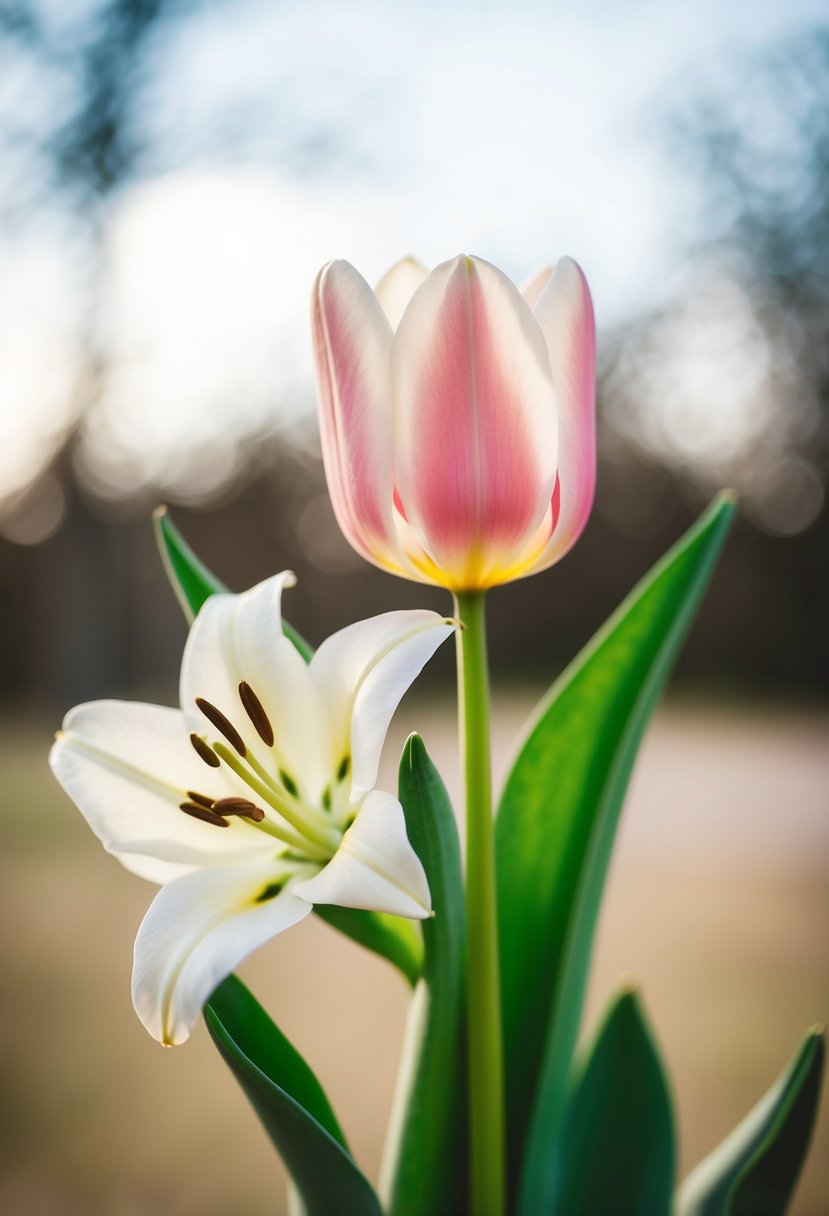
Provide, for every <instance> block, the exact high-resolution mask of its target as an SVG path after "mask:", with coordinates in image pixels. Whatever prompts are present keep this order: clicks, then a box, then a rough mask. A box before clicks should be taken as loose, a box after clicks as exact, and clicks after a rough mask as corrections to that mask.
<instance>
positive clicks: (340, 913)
mask: <svg viewBox="0 0 829 1216" xmlns="http://www.w3.org/2000/svg"><path fill="white" fill-rule="evenodd" d="M314 911H315V912H316V914H317V916H318V917H319V918H320V920H324V921H325V922H326V924H329V925H331V926H332V927H333V928H334V929H337V930H339V932H340V933H344V934H345V935H346V936H347V937H350V938H351V939H352V941H355V942H357V944H358V945H360V946H365V948H366V949H367V950H372V951H374V953H375V954H379V955H380V956H381V957H382V958H385V959H388V961H389V962H390V963H393V964H394V966H395V967H397V968H398V970H399V971H402V973H403V975H405V977H406V979H407V980H408V981H409V983H410V984H411V985H412V987H414V985H415V984H416V983H417V981H418V979H419V977H420V972H421V968H422V966H423V937H422V935H421V931H420V928H419V926H418V925H417V923H416V922H415V921H412V920H406V919H405V918H404V917H401V916H391V915H390V914H389V913H387V912H365V911H363V910H362V909H359V908H340V907H338V906H337V905H336V904H316V905H315V907H314Z"/></svg>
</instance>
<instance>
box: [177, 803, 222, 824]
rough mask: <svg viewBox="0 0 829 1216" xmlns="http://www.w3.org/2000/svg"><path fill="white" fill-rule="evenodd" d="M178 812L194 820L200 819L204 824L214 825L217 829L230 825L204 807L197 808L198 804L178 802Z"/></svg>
mask: <svg viewBox="0 0 829 1216" xmlns="http://www.w3.org/2000/svg"><path fill="white" fill-rule="evenodd" d="M179 810H180V811H184V813H185V815H192V816H193V818H194V819H201V820H203V821H204V823H212V824H215V826H216V827H217V828H227V827H230V824H229V823H228V822H227V820H226V819H224V818H223V817H222V816H221V815H217V814H216V812H215V811H211V810H210V809H209V808H208V807H206V806H199V804H198V802H180V803H179Z"/></svg>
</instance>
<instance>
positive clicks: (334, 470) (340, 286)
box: [312, 261, 405, 570]
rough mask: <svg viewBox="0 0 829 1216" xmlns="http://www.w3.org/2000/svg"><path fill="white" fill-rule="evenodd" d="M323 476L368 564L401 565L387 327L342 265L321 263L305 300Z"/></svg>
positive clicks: (361, 283)
mask: <svg viewBox="0 0 829 1216" xmlns="http://www.w3.org/2000/svg"><path fill="white" fill-rule="evenodd" d="M312 322H313V333H314V355H315V366H316V373H317V386H318V396H319V417H320V435H321V438H322V455H323V461H324V464H325V475H326V478H327V480H328V488H329V492H330V495H331V503H332V505H333V508H334V514H335V515H336V517H337V522H338V523H339V525H340V527H341V529H342V530H343V532H344V533H345V536H346V537H347V539H348V540H349V542H350V543H351V544H352V545H353V546H354V548H355V549H356V550H357V551H358V553H361V554H362V555H363V556H364V557H366V558H368V560H369V561H372V562H374V563H375V564H377V565H381V566H385V567H388V566H391V567H392V568H393V569H397V570H400V569H402V567H403V565H404V564H405V563H403V562H402V560H401V555H400V553H399V550H398V546H397V538H396V534H395V530H394V526H393V524H392V514H391V507H392V495H393V491H394V484H393V471H392V448H391V444H392V427H391V419H390V417H389V409H388V405H389V352H390V349H391V341H392V331H391V326H390V325H389V323H388V321H387V320H386V317H385V314H384V313H383V310H382V308H381V307H380V304H379V302H378V300H377V297H376V296H375V294H374V292H373V291H372V290H371V288H370V287H369V285H368V283H366V281H365V279H364V278H363V277H362V276H361V275H359V274H358V273H357V271H356V270H355V269H354V267H353V266H350V265H349V264H348V262H342V261H338V262H329V264H328V265H327V266H325V267H323V269H322V270H321V271H320V274H319V275H318V277H317V281H316V284H315V286H314V293H313V297H312Z"/></svg>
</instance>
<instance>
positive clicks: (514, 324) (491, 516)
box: [391, 257, 557, 588]
mask: <svg viewBox="0 0 829 1216" xmlns="http://www.w3.org/2000/svg"><path fill="white" fill-rule="evenodd" d="M391 381H392V400H393V404H394V414H395V437H394V448H395V460H396V465H395V472H396V485H397V491H398V494H399V497H400V500H401V503H402V508H403V512H404V513H405V516H406V518H407V519H408V521H409V523H410V525H411V527H412V528H413V530H414V532H415V534H416V536H417V537H418V539H419V540H420V541H421V543H422V544H423V546H424V548H425V549H426V550H427V552H428V553H429V555H430V556H431V557H432V559H433V560H434V562H435V563H436V565H437V566H438V567H439V568H440V569H441V570H442V571H444V572H445V575H446V578H445V583H446V585H447V586H450V587H453V588H463V587H471V586H476V585H478V583H477V580H478V578H479V576H480V570H481V565H482V562H484V561H485V560H489V561H492V560H493V559H495V560H496V561H497V562H502V561H503V560H506V559H507V558H508V555H509V554H510V553H512V552H514V550H515V548H516V546H521V545H523V543H524V542H525V540H526V539H527V536H528V534H531V533H532V532H534V531H535V529H536V528H537V527H538V524H539V522H540V520H541V519H542V517H543V515H544V512H545V510H546V508H547V505H548V503H549V500H550V496H551V494H552V490H553V484H554V481H555V473H556V435H557V423H556V408H555V397H554V394H553V385H552V379H551V375H550V367H549V360H548V357H547V348H546V345H545V342H544V338H543V336H542V334H541V331H540V330H539V328H538V325H537V324H536V322H535V320H534V318H533V316H532V313H531V312H530V309H529V307H528V306H527V304H526V302H525V301H524V300H523V299H522V297H521V295H520V293H519V292H518V290H517V288H516V287H515V286H514V285H513V284H512V283H511V282H510V280H509V279H508V278H507V277H506V276H505V275H503V274H502V273H501V272H500V271H499V270H497V269H496V268H495V267H494V266H491V265H489V263H487V262H483V261H481V260H479V259H477V258H468V257H459V258H456V259H455V260H454V261H452V262H446V263H444V264H443V265H441V266H438V267H437V269H435V270H433V271H432V272H431V274H430V275H429V276H428V277H427V279H426V280H425V281H424V283H423V284H422V285H421V286H420V287H419V288H418V290H417V291H416V292H415V294H414V296H413V297H412V300H411V302H410V304H409V307H408V308H407V309H406V312H405V314H404V316H403V318H402V320H401V322H400V326H399V328H398V330H397V333H396V334H395V337H394V342H393V344H392V355H391Z"/></svg>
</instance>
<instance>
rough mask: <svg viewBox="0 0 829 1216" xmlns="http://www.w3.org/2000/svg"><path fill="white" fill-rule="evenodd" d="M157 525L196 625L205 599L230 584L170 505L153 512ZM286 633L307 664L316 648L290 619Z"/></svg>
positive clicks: (165, 559)
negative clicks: (188, 536)
mask: <svg viewBox="0 0 829 1216" xmlns="http://www.w3.org/2000/svg"><path fill="white" fill-rule="evenodd" d="M153 528H154V529H155V539H156V544H157V545H158V551H159V553H160V554H161V561H162V564H163V566H164V569H165V571H166V573H167V577H168V579H169V580H170V584H171V586H172V588H173V591H174V592H175V594H176V599H177V600H178V602H179V604H181V608H182V611H183V612H184V615H185V617H186V618H187V623H188V624H189V625H192V623H193V621H194V620H195V618H196V613H197V612H198V611H199V609H200V608H201V606H202V604H203V603H204V602H205V600H206V599H209V597H210V596H211V595H217V594H221V593H222V592H226V591H227V587H226V586H225V585H224V583H223V582H221V581H220V580H219V579H218V578H216V576H215V574H212V573H211V571H210V570H208V568H207V566H205V564H204V562H202V561H201V560H200V559H199V558H198V557H196V555H195V553H194V552H193V550H192V549H191V548H190V546H189V545H188V544H187V541H186V540H185V539H184V537H183V536H182V535H181V533H180V532H179V530H178V528H177V527H176V526H175V524H174V523H173V522H172V520H171V519H170V517H169V515H168V514H167V508H166V507H158V508H157V510H155V511H154V512H153ZM282 632H283V633H284V634H285V636H286V638H289V639H290V640H291V641H292V642H293V644H294V646H295V647H296V648H297V650H298V651H299V653H300V654H301V655H302V657H303V659H305V661H306V663H307V662H308V660H309V659H310V658H311V655H312V654H313V651H312V649H311V647H310V646H309V645H308V643H307V642H306V641H305V639H304V638H303V637H301V636H300V634H298V633H297V631H296V629H294V627H293V625H289V624H288V622H287V621H286V620H283V621H282Z"/></svg>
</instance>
